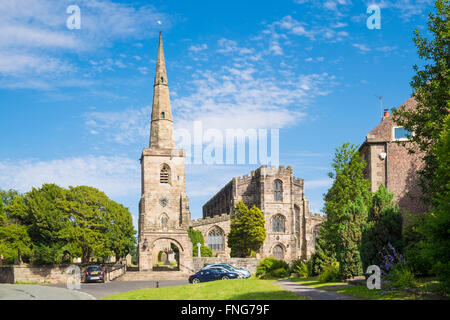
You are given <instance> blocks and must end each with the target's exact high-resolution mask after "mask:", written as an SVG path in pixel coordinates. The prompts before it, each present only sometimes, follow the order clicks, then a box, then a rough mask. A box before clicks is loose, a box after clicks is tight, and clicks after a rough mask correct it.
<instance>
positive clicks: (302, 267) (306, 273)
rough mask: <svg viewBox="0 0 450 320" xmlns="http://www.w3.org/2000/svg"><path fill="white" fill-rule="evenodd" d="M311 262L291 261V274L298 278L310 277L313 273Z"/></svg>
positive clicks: (310, 260)
mask: <svg viewBox="0 0 450 320" xmlns="http://www.w3.org/2000/svg"><path fill="white" fill-rule="evenodd" d="M312 269H313V261H312V259H309V260H308V261H304V260H301V259H297V260H293V261H292V263H291V273H295V274H297V276H298V277H300V278H308V277H311V276H312V273H313V270H312Z"/></svg>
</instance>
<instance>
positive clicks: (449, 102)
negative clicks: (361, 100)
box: [393, 0, 450, 202]
mask: <svg viewBox="0 0 450 320" xmlns="http://www.w3.org/2000/svg"><path fill="white" fill-rule="evenodd" d="M435 6H436V13H430V14H429V20H428V31H429V33H430V34H431V35H432V38H431V39H427V38H425V37H423V36H422V35H421V34H420V32H419V30H418V29H416V30H415V31H414V33H415V37H414V43H415V44H416V47H417V50H418V54H419V57H420V58H421V59H423V60H425V62H426V63H425V65H424V66H423V67H421V68H419V67H418V66H417V65H416V66H414V70H415V71H416V75H415V76H414V77H413V80H412V81H411V86H412V88H413V89H414V97H415V99H416V100H417V102H418V105H417V108H415V109H409V110H408V109H406V108H405V106H401V107H400V108H398V109H397V110H394V112H393V116H394V120H395V121H396V123H398V124H399V125H401V126H404V127H405V129H407V130H408V131H410V132H413V133H414V134H413V135H412V136H411V137H410V139H411V141H412V142H413V143H412V144H410V145H408V149H409V151H410V152H411V153H415V152H421V153H424V157H423V160H424V168H423V169H422V170H421V171H420V172H419V173H420V178H421V179H420V185H421V186H422V189H423V193H424V195H425V198H424V199H425V200H426V201H427V202H428V200H429V199H430V198H431V197H432V196H433V193H435V192H436V191H437V190H438V189H439V187H440V185H439V183H438V182H437V181H435V180H434V179H433V174H434V172H435V170H436V169H437V167H438V160H437V155H436V148H435V145H436V143H437V141H438V140H439V137H440V134H441V132H442V130H443V126H444V122H445V119H446V117H447V115H448V114H449V109H450V90H449V88H450V72H449V66H450V54H449V52H450V20H449V16H450V5H449V1H448V0H437V1H436V2H435Z"/></svg>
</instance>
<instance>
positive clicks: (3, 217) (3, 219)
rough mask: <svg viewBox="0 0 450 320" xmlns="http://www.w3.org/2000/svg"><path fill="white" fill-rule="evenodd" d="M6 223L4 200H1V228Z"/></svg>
mask: <svg viewBox="0 0 450 320" xmlns="http://www.w3.org/2000/svg"><path fill="white" fill-rule="evenodd" d="M5 223H6V213H5V211H4V209H3V200H2V199H1V198H0V226H2V225H4V224H5Z"/></svg>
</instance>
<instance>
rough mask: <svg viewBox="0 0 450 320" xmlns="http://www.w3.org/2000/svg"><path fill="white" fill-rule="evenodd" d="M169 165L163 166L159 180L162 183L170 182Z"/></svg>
mask: <svg viewBox="0 0 450 320" xmlns="http://www.w3.org/2000/svg"><path fill="white" fill-rule="evenodd" d="M169 171H170V170H169V167H168V166H167V165H164V166H163V167H162V168H161V172H160V174H159V182H160V183H169V176H170V172H169Z"/></svg>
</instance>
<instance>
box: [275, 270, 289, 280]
mask: <svg viewBox="0 0 450 320" xmlns="http://www.w3.org/2000/svg"><path fill="white" fill-rule="evenodd" d="M272 276H273V277H275V278H284V277H287V276H289V271H288V270H286V268H278V269H276V270H273V271H272Z"/></svg>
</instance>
